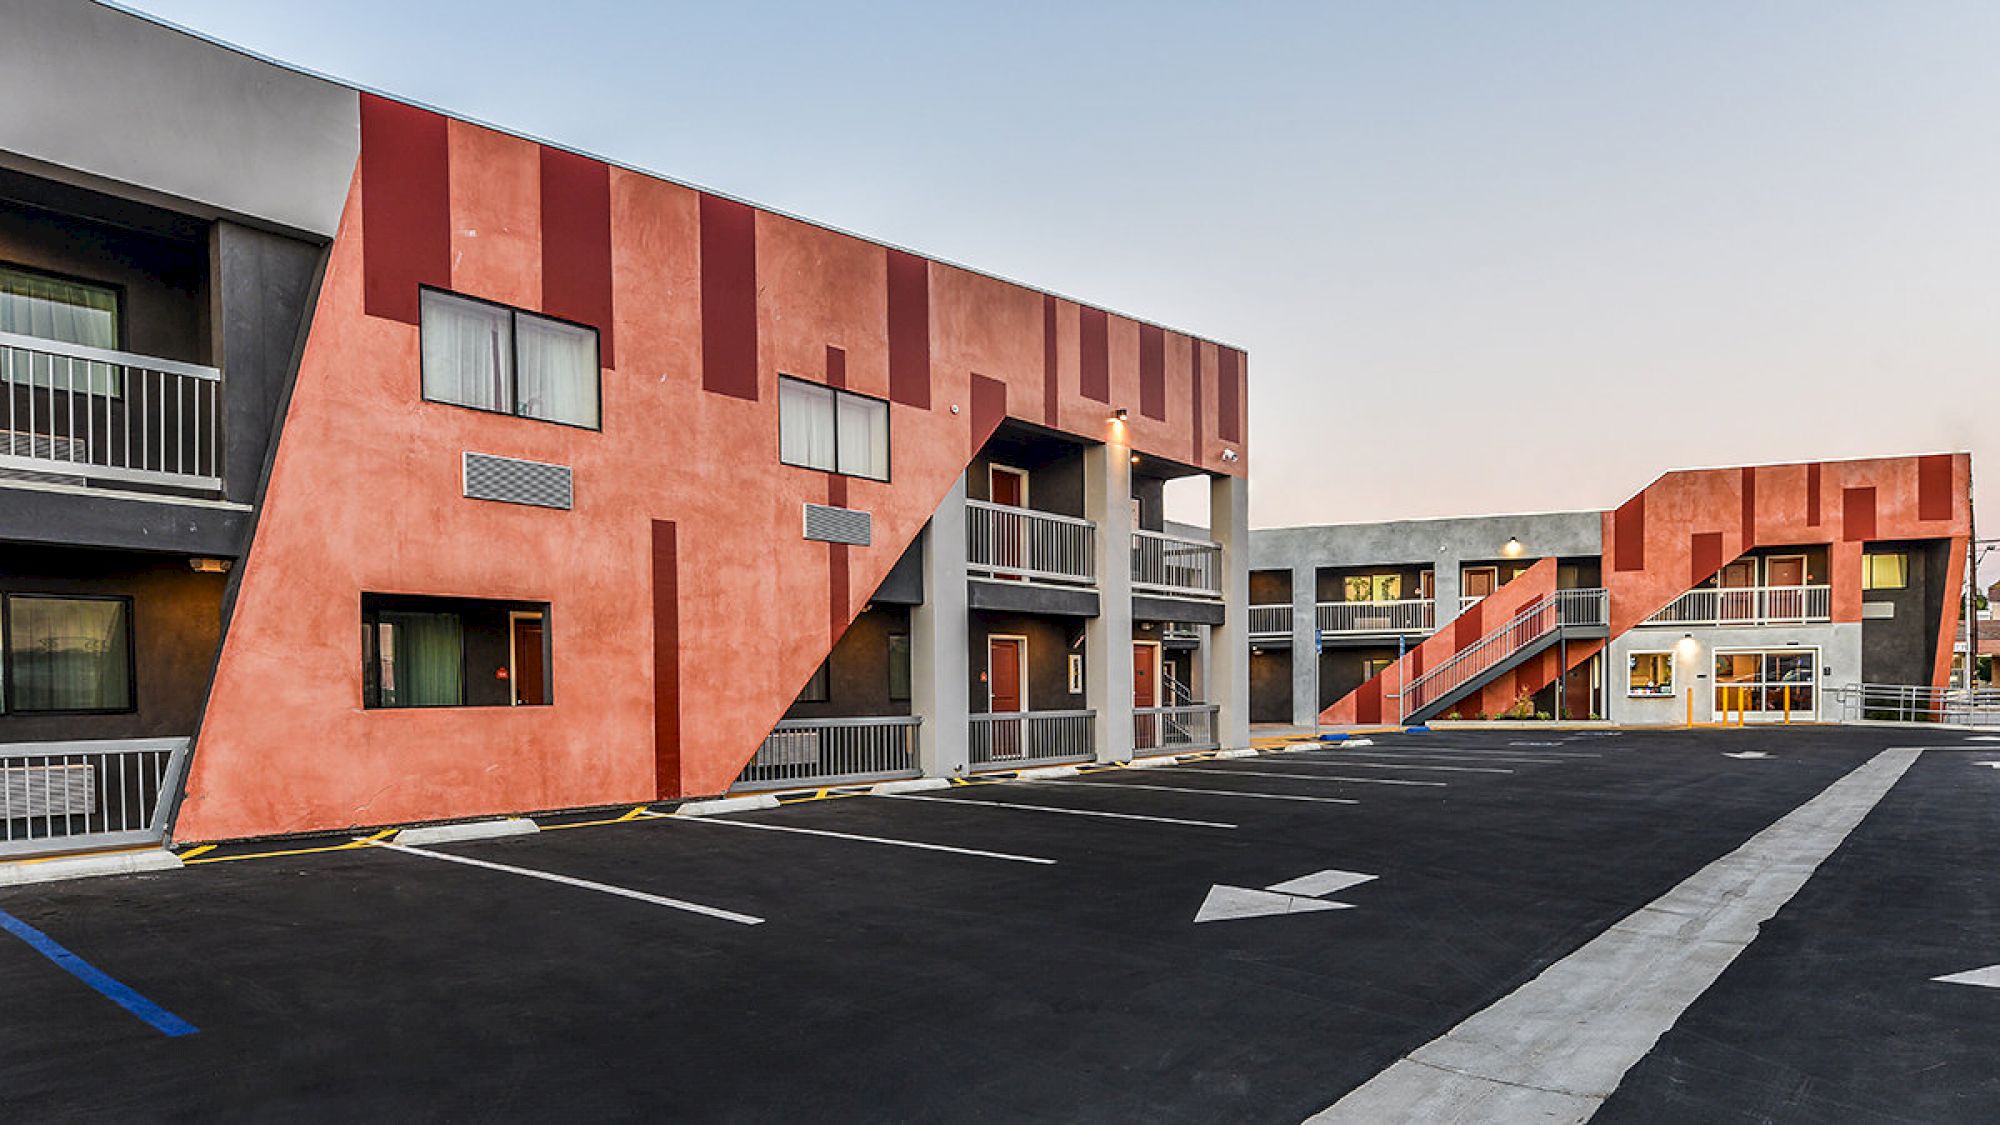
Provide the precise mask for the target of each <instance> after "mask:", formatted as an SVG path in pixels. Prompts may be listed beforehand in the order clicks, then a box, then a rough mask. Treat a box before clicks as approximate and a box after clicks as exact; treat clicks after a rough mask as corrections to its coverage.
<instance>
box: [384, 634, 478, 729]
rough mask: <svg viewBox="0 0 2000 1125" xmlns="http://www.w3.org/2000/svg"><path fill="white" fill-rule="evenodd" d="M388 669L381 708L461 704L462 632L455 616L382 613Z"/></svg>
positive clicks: (462, 690) (462, 692)
mask: <svg viewBox="0 0 2000 1125" xmlns="http://www.w3.org/2000/svg"><path fill="white" fill-rule="evenodd" d="M381 624H382V625H383V626H384V629H383V632H385V633H387V634H388V638H387V639H388V640H389V642H390V643H389V645H388V651H389V667H390V668H392V669H393V672H392V673H390V674H386V675H384V677H383V681H384V682H383V686H382V689H381V706H384V707H458V706H462V705H463V704H464V703H465V631H464V626H463V624H462V623H461V622H460V621H459V617H458V615H457V614H455V613H398V612H389V611H384V612H383V613H382V615H381Z"/></svg>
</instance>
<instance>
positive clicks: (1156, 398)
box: [1139, 324, 1167, 422]
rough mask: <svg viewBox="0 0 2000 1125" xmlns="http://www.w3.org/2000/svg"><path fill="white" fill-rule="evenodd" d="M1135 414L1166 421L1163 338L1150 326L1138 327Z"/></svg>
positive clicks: (1165, 344) (1165, 371) (1162, 332)
mask: <svg viewBox="0 0 2000 1125" xmlns="http://www.w3.org/2000/svg"><path fill="white" fill-rule="evenodd" d="M1139 413H1141V414H1143V415H1145V416H1146V417H1148V418H1152V419H1155V420H1157V421H1161V422H1164V421H1166V420H1167V334H1166V333H1165V332H1164V331H1162V330H1160V329H1158V328H1155V327H1153V326H1152V325H1150V324H1141V325H1140V326H1139Z"/></svg>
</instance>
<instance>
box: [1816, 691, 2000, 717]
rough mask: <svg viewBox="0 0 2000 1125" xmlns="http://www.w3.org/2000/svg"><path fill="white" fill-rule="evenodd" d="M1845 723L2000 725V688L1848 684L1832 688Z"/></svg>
mask: <svg viewBox="0 0 2000 1125" xmlns="http://www.w3.org/2000/svg"><path fill="white" fill-rule="evenodd" d="M1833 697H1834V699H1835V700H1836V701H1838V702H1839V703H1840V719H1841V721H1842V722H1845V723H1852V722H1859V721H1872V722H1904V723H1951V724H1955V725H1958V726H1986V727H1996V728H2000V688H1962V687H1954V688H1940V687H1931V686H1930V685H1928V684H1847V685H1845V686H1842V687H1838V688H1835V689H1833Z"/></svg>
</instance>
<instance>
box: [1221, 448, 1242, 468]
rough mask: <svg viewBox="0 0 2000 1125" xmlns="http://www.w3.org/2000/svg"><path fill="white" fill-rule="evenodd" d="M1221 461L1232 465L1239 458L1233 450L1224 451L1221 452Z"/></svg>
mask: <svg viewBox="0 0 2000 1125" xmlns="http://www.w3.org/2000/svg"><path fill="white" fill-rule="evenodd" d="M1222 459H1223V460H1224V461H1225V462H1228V463H1229V464H1232V465H1233V464H1235V463H1236V462H1237V460H1238V459H1239V456H1238V454H1237V452H1236V451H1235V450H1234V449H1225V450H1223V451H1222Z"/></svg>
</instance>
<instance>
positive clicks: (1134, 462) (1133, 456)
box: [1132, 453, 1139, 465]
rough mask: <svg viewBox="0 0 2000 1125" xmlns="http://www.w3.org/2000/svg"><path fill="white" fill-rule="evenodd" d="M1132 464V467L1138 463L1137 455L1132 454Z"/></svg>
mask: <svg viewBox="0 0 2000 1125" xmlns="http://www.w3.org/2000/svg"><path fill="white" fill-rule="evenodd" d="M1132 463H1133V464H1134V465H1136V464H1138V463H1139V455H1138V454H1137V453H1134V454H1133V455H1132Z"/></svg>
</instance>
